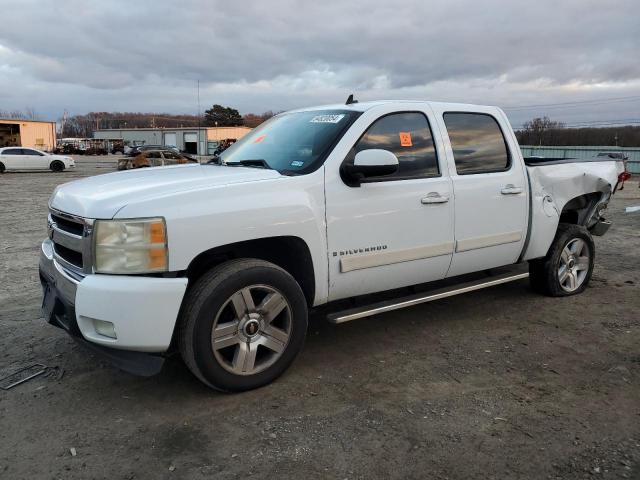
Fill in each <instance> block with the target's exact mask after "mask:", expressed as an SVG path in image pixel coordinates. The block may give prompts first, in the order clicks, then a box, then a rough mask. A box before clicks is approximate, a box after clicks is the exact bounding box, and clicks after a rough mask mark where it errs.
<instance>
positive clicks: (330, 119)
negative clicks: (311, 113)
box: [309, 114, 344, 123]
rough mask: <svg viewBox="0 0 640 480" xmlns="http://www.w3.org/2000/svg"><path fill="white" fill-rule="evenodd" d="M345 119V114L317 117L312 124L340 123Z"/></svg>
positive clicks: (312, 120) (311, 121)
mask: <svg viewBox="0 0 640 480" xmlns="http://www.w3.org/2000/svg"><path fill="white" fill-rule="evenodd" d="M343 118H344V114H342V115H316V116H315V117H313V118H312V119H311V120H309V122H310V123H338V122H339V121H340V120H342V119H343Z"/></svg>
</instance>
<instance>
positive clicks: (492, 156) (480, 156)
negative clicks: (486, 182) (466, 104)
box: [444, 113, 509, 175]
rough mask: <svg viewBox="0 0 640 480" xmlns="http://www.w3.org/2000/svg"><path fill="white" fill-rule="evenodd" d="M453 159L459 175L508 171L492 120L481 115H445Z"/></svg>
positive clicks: (499, 135) (506, 156) (501, 140)
mask: <svg viewBox="0 0 640 480" xmlns="http://www.w3.org/2000/svg"><path fill="white" fill-rule="evenodd" d="M444 123H445V124H446V126H447V131H448V132H449V140H451V148H452V149H453V159H454V160H455V162H456V171H457V172H458V174H459V175H464V174H470V173H487V172H499V171H502V170H507V169H508V168H509V153H508V151H507V145H506V142H505V140H504V137H503V136H502V131H501V130H500V126H499V125H498V122H497V121H496V119H495V118H493V117H492V116H491V115H485V114H481V113H445V114H444Z"/></svg>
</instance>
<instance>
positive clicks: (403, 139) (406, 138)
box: [400, 132, 413, 147]
mask: <svg viewBox="0 0 640 480" xmlns="http://www.w3.org/2000/svg"><path fill="white" fill-rule="evenodd" d="M400 146H401V147H413V143H412V142H411V133H410V132H400Z"/></svg>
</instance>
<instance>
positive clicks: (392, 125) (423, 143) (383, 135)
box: [345, 112, 440, 182]
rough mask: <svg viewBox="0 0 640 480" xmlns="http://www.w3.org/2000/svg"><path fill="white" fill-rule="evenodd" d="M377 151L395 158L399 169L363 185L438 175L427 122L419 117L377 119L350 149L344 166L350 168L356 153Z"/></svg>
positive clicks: (411, 114) (415, 114)
mask: <svg viewBox="0 0 640 480" xmlns="http://www.w3.org/2000/svg"><path fill="white" fill-rule="evenodd" d="M372 148H380V149H382V150H389V151H390V152H393V153H394V154H395V156H396V157H398V162H399V168H398V171H397V172H396V173H395V174H393V175H385V176H382V177H377V178H375V177H374V178H372V179H367V181H369V182H371V181H374V182H375V181H389V180H408V179H412V178H424V177H435V176H438V175H440V171H439V169H438V158H437V156H436V149H435V146H434V144H433V137H432V135H431V128H430V127H429V121H428V120H427V117H425V116H424V114H423V113H418V112H404V113H392V114H390V115H385V116H384V117H382V118H379V119H378V120H376V121H375V122H374V123H372V124H371V126H370V127H369V128H368V129H367V131H366V132H365V133H364V135H363V136H362V137H361V138H360V140H358V142H357V143H356V144H355V145H354V147H353V148H352V149H351V151H350V152H349V154H348V155H347V158H346V159H345V163H347V164H349V163H350V164H353V160H354V158H355V156H356V153H358V152H360V151H362V150H369V149H372Z"/></svg>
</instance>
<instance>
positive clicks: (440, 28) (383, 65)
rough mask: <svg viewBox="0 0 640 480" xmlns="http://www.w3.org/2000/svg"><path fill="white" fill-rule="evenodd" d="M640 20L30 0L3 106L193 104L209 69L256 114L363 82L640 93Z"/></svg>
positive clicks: (9, 54)
mask: <svg viewBox="0 0 640 480" xmlns="http://www.w3.org/2000/svg"><path fill="white" fill-rule="evenodd" d="M638 18H640V4H639V3H638V2H637V1H635V0H613V1H609V2H604V3H603V2H598V1H593V0H564V1H562V2H558V1H549V0H545V1H538V2H530V3H529V4H524V3H522V2H504V1H500V0H485V1H482V2H478V1H475V0H450V1H449V2H446V3H445V2H425V1H423V0H406V1H405V2H402V3H400V4H397V3H394V4H391V3H389V2H380V1H373V0H368V1H351V2H345V1H337V0H325V1H323V2H313V3H311V2H304V3H303V2H297V1H294V0H270V1H269V2H259V1H249V2H225V1H210V0H185V1H182V2H178V3H176V2H159V1H136V2H130V1H124V0H111V1H109V2H86V1H81V0H60V1H58V2H44V3H43V2H39V1H35V0H22V1H21V2H14V3H13V4H12V6H11V8H6V9H3V26H2V28H1V29H0V74H2V76H0V86H1V87H2V89H3V90H0V92H5V93H0V102H2V103H0V108H5V109H9V108H23V107H24V106H25V104H27V103H29V102H30V101H37V102H38V105H35V107H36V109H39V110H41V111H44V112H47V113H48V114H53V112H59V111H61V110H62V108H67V109H70V110H73V111H78V112H80V111H86V110H98V109H101V110H128V109H140V110H148V111H151V110H155V111H176V112H186V111H193V105H194V102H193V98H194V96H195V93H194V86H195V82H196V80H200V82H201V98H202V100H203V104H204V103H206V104H209V103H213V102H221V103H231V104H233V105H235V106H238V107H239V108H241V109H242V110H244V111H260V110H261V109H274V110H280V109H285V108H291V107H296V106H300V105H305V104H312V103H317V102H323V103H324V102H327V101H335V100H341V99H342V97H344V96H345V94H346V93H348V92H350V91H356V92H358V93H359V95H360V96H361V97H368V98H381V97H383V96H384V97H403V96H406V95H409V94H411V95H412V96H417V97H422V98H424V97H425V96H426V95H429V96H431V98H434V99H440V98H443V97H447V98H444V99H446V100H454V99H455V100H460V101H475V102H480V103H500V104H503V105H505V104H506V105H508V104H521V103H523V102H526V101H529V100H528V99H531V102H532V103H548V102H549V101H552V100H553V101H556V99H557V98H559V99H561V100H559V101H562V99H564V98H566V96H567V95H575V94H576V92H578V93H581V94H584V95H585V97H584V98H590V97H591V96H592V95H599V96H600V98H602V97H603V96H608V95H613V94H618V93H621V92H623V93H627V92H633V93H636V92H638V90H637V85H638V82H639V81H640V62H637V61H635V58H636V57H637V52H638V49H639V47H640V27H638ZM25 25H28V26H29V28H28V35H26V34H25ZM576 85H579V86H581V87H580V88H578V89H577V90H576V88H573V89H572V88H569V86H574V87H575V86H576ZM598 85H600V86H602V85H605V86H606V87H604V88H595V86H598ZM7 87H8V88H10V89H11V92H12V93H11V94H10V95H9V94H7V90H5V89H6V88H7ZM591 87H594V88H591ZM43 91H48V92H56V95H55V96H51V95H49V96H47V95H45V94H43V93H42V92H43ZM29 93H30V94H31V95H30V96H29ZM573 98H574V97H572V98H571V99H573ZM62 102H65V103H64V104H61V103H62ZM129 107H130V108H129Z"/></svg>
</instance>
